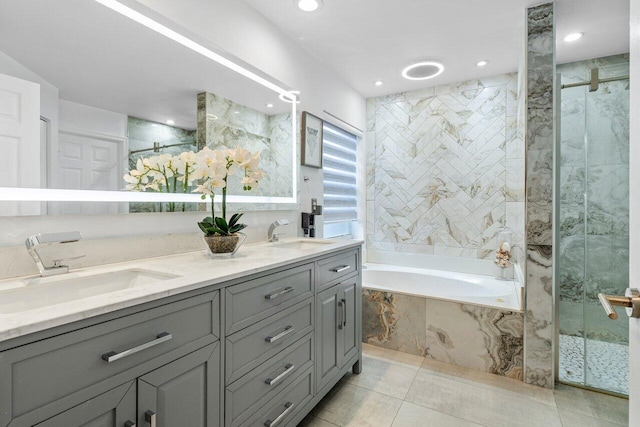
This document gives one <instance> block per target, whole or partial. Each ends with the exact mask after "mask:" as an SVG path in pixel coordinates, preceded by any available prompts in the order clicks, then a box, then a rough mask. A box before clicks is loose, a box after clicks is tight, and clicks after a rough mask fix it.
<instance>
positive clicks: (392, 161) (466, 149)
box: [366, 74, 524, 274]
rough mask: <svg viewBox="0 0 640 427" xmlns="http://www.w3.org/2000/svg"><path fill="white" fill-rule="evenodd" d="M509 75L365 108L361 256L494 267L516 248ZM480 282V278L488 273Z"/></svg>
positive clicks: (519, 189)
mask: <svg viewBox="0 0 640 427" xmlns="http://www.w3.org/2000/svg"><path fill="white" fill-rule="evenodd" d="M518 94H519V90H518V78H517V75H516V74H507V75H500V76H494V77H487V78H482V79H478V80H473V81H466V82H459V83H454V84H449V85H445V86H438V87H432V88H427V89H422V90H417V91H412V92H403V93H398V94H394V95H388V96H383V97H378V98H371V99H368V100H367V138H366V139H367V193H366V200H367V249H368V250H379V251H396V252H403V253H420V254H431V255H441V256H450V257H463V258H479V259H493V256H494V253H495V250H496V249H497V246H498V242H497V241H496V239H495V235H496V232H497V230H498V229H499V227H500V226H502V225H507V226H509V227H510V228H512V229H514V231H515V235H514V242H513V243H514V244H515V245H520V247H522V244H523V241H524V239H523V234H524V230H523V228H522V224H523V220H522V218H523V212H524V173H523V170H524V150H523V149H522V145H523V138H522V136H523V133H522V132H521V131H519V125H520V124H519V122H518V120H517V112H518V105H517V104H518ZM485 274H486V273H485Z"/></svg>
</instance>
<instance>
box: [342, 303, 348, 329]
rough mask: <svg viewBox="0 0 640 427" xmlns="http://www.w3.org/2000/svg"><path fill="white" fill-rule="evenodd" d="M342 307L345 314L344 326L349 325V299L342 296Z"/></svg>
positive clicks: (343, 318)
mask: <svg viewBox="0 0 640 427" xmlns="http://www.w3.org/2000/svg"><path fill="white" fill-rule="evenodd" d="M342 309H343V310H344V316H343V317H342V326H344V327H346V326H347V300H346V299H344V298H342Z"/></svg>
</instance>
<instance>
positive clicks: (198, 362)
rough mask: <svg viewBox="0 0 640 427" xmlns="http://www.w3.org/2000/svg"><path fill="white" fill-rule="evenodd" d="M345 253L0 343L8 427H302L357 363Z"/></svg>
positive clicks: (351, 276) (354, 289) (357, 309)
mask: <svg viewBox="0 0 640 427" xmlns="http://www.w3.org/2000/svg"><path fill="white" fill-rule="evenodd" d="M361 268H362V266H361V260H360V249H359V248H358V247H355V245H354V246H351V247H349V248H346V249H343V250H339V251H332V252H328V253H325V254H324V255H321V256H318V257H315V258H307V259H305V260H303V261H299V262H291V263H283V264H280V265H279V266H278V267H276V268H272V269H271V270H268V271H262V272H259V273H256V274H252V275H247V276H246V277H239V278H236V279H234V280H231V281H229V282H225V283H217V284H213V283H212V284H211V286H209V287H205V288H203V289H199V290H193V291H189V292H186V293H184V294H177V295H173V296H171V297H167V298H163V299H160V300H156V301H153V302H148V303H144V304H141V305H138V306H133V307H129V308H126V309H123V310H119V311H115V312H111V313H106V314H103V315H99V316H95V317H92V318H87V319H84V320H80V321H77V322H75V323H69V324H66V325H61V326H58V327H55V328H52V329H49V330H44V331H41V332H36V333H34V334H32V335H30V336H22V337H18V338H15V339H12V340H7V341H3V342H0V427H32V426H38V427H75V426H82V427H103V426H104V427H107V426H109V427H114V426H115V427H133V426H137V427H156V426H157V427H221V426H224V427H249V426H251V427H259V426H278V427H294V426H296V425H297V423H299V422H300V420H301V419H302V418H303V417H304V416H305V415H306V414H308V413H309V412H310V411H311V410H312V409H313V407H314V406H315V405H317V404H318V402H319V401H320V400H321V399H322V398H323V397H324V396H325V395H326V394H327V393H328V392H329V390H330V389H331V387H332V386H333V385H334V384H336V383H337V382H338V381H339V380H340V378H341V377H342V376H343V375H344V374H345V373H346V372H347V371H348V370H349V369H353V370H354V372H356V373H358V372H359V370H360V359H361V349H362V347H361V344H360V343H361V340H362V337H361V331H360V324H361V320H360V319H361V314H360V313H361V293H362V289H361V277H360V271H361Z"/></svg>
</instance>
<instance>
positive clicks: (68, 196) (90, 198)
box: [0, 187, 296, 203]
mask: <svg viewBox="0 0 640 427" xmlns="http://www.w3.org/2000/svg"><path fill="white" fill-rule="evenodd" d="M0 190H1V191H0V202H15V201H21V202H149V203H158V202H176V203H211V200H210V199H209V198H207V199H206V200H202V199H201V198H200V195H199V194H181V193H146V192H136V191H95V190H50V189H40V188H17V187H3V188H2V189H0ZM221 200H222V198H221V197H220V195H216V202H220V201H221ZM227 202H228V203H296V199H295V198H294V197H268V196H234V195H229V196H227Z"/></svg>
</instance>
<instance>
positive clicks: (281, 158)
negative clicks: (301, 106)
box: [197, 92, 293, 197]
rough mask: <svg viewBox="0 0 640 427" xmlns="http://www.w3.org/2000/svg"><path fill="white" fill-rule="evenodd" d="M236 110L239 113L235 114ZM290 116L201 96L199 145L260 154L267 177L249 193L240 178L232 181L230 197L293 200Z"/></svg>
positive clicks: (199, 98) (261, 164)
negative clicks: (245, 190)
mask: <svg viewBox="0 0 640 427" xmlns="http://www.w3.org/2000/svg"><path fill="white" fill-rule="evenodd" d="M236 111H237V112H238V113H236ZM291 132H292V128H291V114H290V113H288V114H287V113H282V114H275V115H266V114H264V113H261V112H259V111H255V110H253V109H251V108H248V107H245V106H243V105H240V104H236V103H234V102H232V101H230V100H228V99H225V98H222V97H219V96H217V95H215V94H212V93H208V92H207V93H201V94H199V95H198V134H197V135H198V136H197V139H198V146H199V147H204V146H205V145H206V146H208V147H209V148H212V149H218V148H223V147H224V148H233V147H236V146H241V147H243V148H246V149H248V150H250V151H260V152H261V155H260V168H261V169H262V170H264V171H265V172H266V175H265V178H264V179H263V180H262V181H260V184H259V185H258V186H257V187H256V188H254V189H252V190H251V192H250V193H245V192H243V191H242V185H241V183H240V180H239V179H236V180H233V181H231V182H230V183H229V184H228V185H229V194H242V195H247V194H250V195H253V196H271V197H291V196H293V195H292V194H291V190H292V185H291V178H292V167H293V166H292V158H291V156H292V151H291V141H292V135H291Z"/></svg>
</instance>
